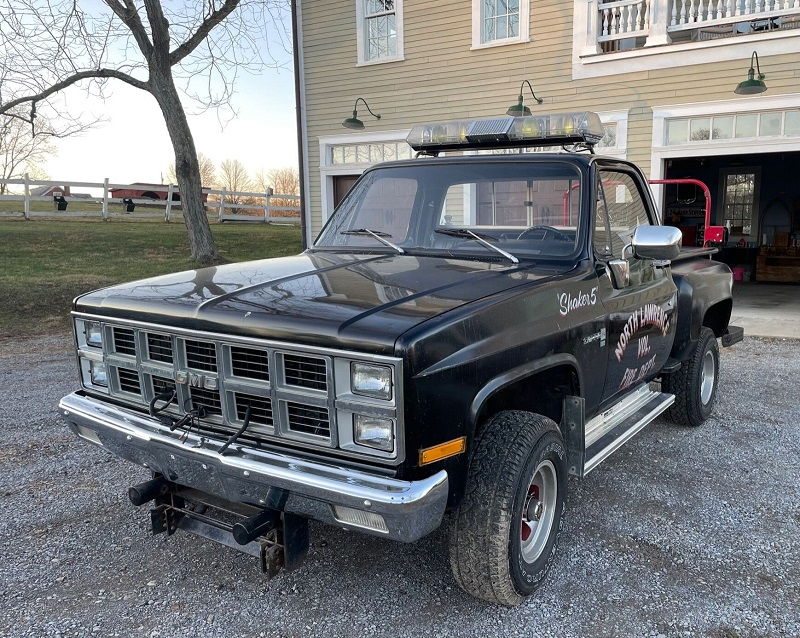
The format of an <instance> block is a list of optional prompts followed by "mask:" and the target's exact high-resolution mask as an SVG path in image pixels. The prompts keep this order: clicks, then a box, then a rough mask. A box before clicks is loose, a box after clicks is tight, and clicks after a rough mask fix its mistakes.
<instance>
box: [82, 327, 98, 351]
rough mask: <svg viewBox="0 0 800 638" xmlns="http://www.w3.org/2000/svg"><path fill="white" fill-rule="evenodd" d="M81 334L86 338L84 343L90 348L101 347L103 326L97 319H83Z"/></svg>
mask: <svg viewBox="0 0 800 638" xmlns="http://www.w3.org/2000/svg"><path fill="white" fill-rule="evenodd" d="M83 334H84V337H85V338H86V345H87V346H91V347H92V348H102V347H103V327H102V325H101V324H100V322H99V321H84V322H83Z"/></svg>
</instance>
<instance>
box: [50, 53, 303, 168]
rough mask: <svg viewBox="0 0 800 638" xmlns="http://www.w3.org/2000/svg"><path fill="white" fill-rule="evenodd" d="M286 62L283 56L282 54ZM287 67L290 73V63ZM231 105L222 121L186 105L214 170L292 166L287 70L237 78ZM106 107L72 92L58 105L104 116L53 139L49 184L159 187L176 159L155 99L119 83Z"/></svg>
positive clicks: (292, 105)
mask: <svg viewBox="0 0 800 638" xmlns="http://www.w3.org/2000/svg"><path fill="white" fill-rule="evenodd" d="M287 58H288V55H287ZM287 65H288V66H289V67H291V64H290V60H287ZM236 87H237V90H236V94H235V95H234V97H233V99H232V106H233V108H234V110H235V111H236V115H235V116H234V118H233V119H232V120H230V121H227V122H225V121H223V122H222V123H220V121H219V119H218V115H217V113H216V112H215V111H209V112H206V113H199V110H200V109H199V108H197V107H196V106H194V105H192V104H191V103H189V102H186V104H185V106H186V109H187V115H188V118H189V125H190V126H191V128H192V134H193V136H194V141H195V146H196V147H197V150H198V151H199V152H201V153H203V154H205V155H207V156H208V157H210V158H211V159H212V160H213V161H214V163H215V164H216V165H217V166H219V164H220V162H222V160H225V159H229V158H230V159H239V160H241V161H242V162H243V163H244V165H245V166H246V167H247V169H248V171H249V173H250V174H251V175H254V174H255V173H256V172H258V171H260V170H265V171H268V170H270V169H273V168H281V167H284V166H296V165H297V135H296V122H295V102H294V78H293V75H292V72H291V68H289V69H285V70H280V71H278V70H275V69H266V70H264V71H262V72H261V73H260V74H259V75H247V74H242V75H241V76H240V77H239V80H238V81H237V84H236ZM107 93H108V98H107V99H106V100H105V101H102V100H99V99H97V98H87V96H86V95H85V92H84V91H82V90H80V89H78V88H72V89H69V90H67V91H65V92H64V94H63V96H62V100H61V103H62V104H63V105H64V107H65V108H67V109H68V110H69V111H70V113H73V114H75V113H84V114H85V115H87V116H90V117H91V115H94V116H98V117H102V118H104V120H105V121H103V122H101V123H100V124H98V125H97V126H95V127H94V128H92V129H91V130H89V131H88V132H86V133H84V134H82V135H80V136H75V137H70V138H65V139H59V140H56V142H55V146H56V147H57V149H58V150H57V154H56V155H55V156H53V157H51V158H50V159H49V160H48V162H47V166H46V171H47V174H48V176H49V178H50V179H51V180H56V181H58V180H65V181H66V180H72V181H84V182H102V181H103V179H104V178H106V177H107V178H109V180H110V181H111V182H112V183H114V182H116V183H129V182H155V183H160V182H161V179H162V173H166V169H167V167H168V166H169V165H170V164H171V163H172V162H173V161H174V155H173V152H172V145H171V143H170V140H169V137H168V135H167V131H166V127H165V125H164V120H163V118H162V117H161V113H160V111H159V109H158V106H157V104H156V102H155V99H154V98H153V97H152V96H151V95H150V94H149V93H146V92H145V91H141V90H139V89H136V88H133V87H131V86H128V85H127V84H124V83H122V82H119V81H114V80H111V81H110V82H109V84H108V89H107Z"/></svg>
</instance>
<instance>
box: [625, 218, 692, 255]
mask: <svg viewBox="0 0 800 638" xmlns="http://www.w3.org/2000/svg"><path fill="white" fill-rule="evenodd" d="M682 239H683V235H681V231H680V230H679V229H678V228H675V227H674V226H637V227H636V230H635V231H633V239H632V240H631V245H632V246H633V252H634V254H635V255H636V256H637V257H639V258H640V259H658V260H662V261H671V260H672V259H675V258H676V257H677V256H678V255H679V254H680V252H681V240H682Z"/></svg>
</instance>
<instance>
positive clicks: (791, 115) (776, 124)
mask: <svg viewBox="0 0 800 638" xmlns="http://www.w3.org/2000/svg"><path fill="white" fill-rule="evenodd" d="M798 135H800V111H798V110H797V109H791V110H785V111H764V112H761V113H757V112H756V113H752V112H751V113H733V114H725V115H713V116H706V115H704V116H698V117H683V118H674V119H670V120H667V128H666V140H665V142H666V145H667V146H675V145H678V144H691V143H693V142H709V141H712V142H717V141H724V140H732V139H746V138H759V137H778V136H783V137H795V136H798Z"/></svg>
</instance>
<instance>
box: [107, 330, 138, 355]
mask: <svg viewBox="0 0 800 638" xmlns="http://www.w3.org/2000/svg"><path fill="white" fill-rule="evenodd" d="M113 335H114V352H115V353H117V354H125V355H128V356H136V338H135V336H134V332H133V330H131V329H129V328H119V327H117V328H114V330H113Z"/></svg>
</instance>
